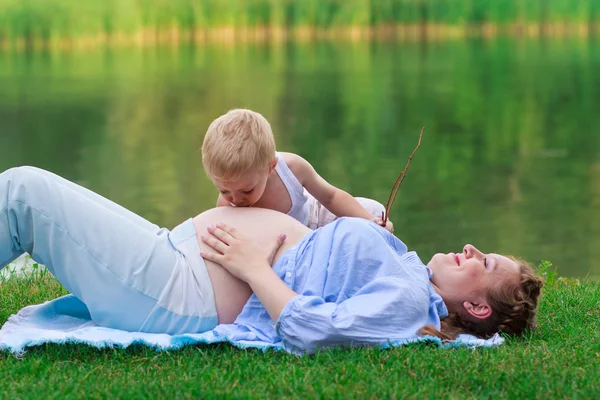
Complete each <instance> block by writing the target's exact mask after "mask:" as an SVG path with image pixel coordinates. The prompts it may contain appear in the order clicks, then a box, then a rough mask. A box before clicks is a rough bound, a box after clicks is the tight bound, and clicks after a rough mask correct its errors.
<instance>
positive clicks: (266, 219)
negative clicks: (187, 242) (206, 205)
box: [194, 207, 311, 324]
mask: <svg viewBox="0 0 600 400" xmlns="http://www.w3.org/2000/svg"><path fill="white" fill-rule="evenodd" d="M218 223H225V224H227V225H229V226H231V227H233V228H235V229H236V230H237V231H239V232H240V233H241V234H242V235H244V236H246V237H249V238H251V240H252V241H254V243H255V244H257V245H258V246H259V247H261V248H272V247H273V246H274V245H275V243H276V242H277V238H278V237H279V235H280V234H282V233H284V234H286V236H287V238H286V240H285V242H284V243H283V245H282V246H281V247H280V248H279V250H278V251H277V254H276V255H275V260H274V262H275V261H277V259H279V257H280V256H281V255H282V254H283V253H284V252H285V251H286V250H287V249H289V248H290V247H292V246H293V245H295V244H296V243H298V242H299V241H300V240H302V238H303V237H304V236H305V235H306V234H308V233H310V232H311V230H310V229H309V228H307V227H306V226H304V225H302V224H301V223H299V222H298V221H296V220H295V219H293V218H291V217H289V216H288V215H286V214H283V213H280V212H277V211H273V210H268V209H264V208H257V207H245V208H241V207H219V208H213V209H211V210H208V211H205V212H203V213H202V214H200V215H198V216H197V217H195V218H194V226H195V228H196V233H197V235H198V245H199V246H200V249H201V250H202V251H212V250H211V249H210V248H209V247H208V246H207V245H205V244H204V242H202V239H200V235H202V234H203V233H205V232H206V228H207V227H208V226H210V225H215V224H218ZM204 261H205V262H206V268H207V270H208V275H209V276H210V279H211V282H212V286H213V290H214V293H215V303H216V307H217V314H218V316H219V323H220V324H221V323H224V324H229V323H232V322H233V321H235V319H236V318H237V316H238V315H239V314H240V312H241V311H242V308H243V307H244V304H246V301H248V299H249V298H250V295H251V294H252V290H251V289H250V286H248V284H247V283H245V282H243V281H241V280H239V279H238V278H236V277H235V276H233V275H231V274H230V273H229V272H227V270H225V269H224V268H223V267H221V266H220V265H219V264H216V263H214V262H212V261H208V260H204Z"/></svg>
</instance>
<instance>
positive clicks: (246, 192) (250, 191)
mask: <svg viewBox="0 0 600 400" xmlns="http://www.w3.org/2000/svg"><path fill="white" fill-rule="evenodd" d="M252 192H254V189H250V190H244V191H243V192H242V193H244V194H250V193H252Z"/></svg>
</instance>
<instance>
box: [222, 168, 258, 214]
mask: <svg viewBox="0 0 600 400" xmlns="http://www.w3.org/2000/svg"><path fill="white" fill-rule="evenodd" d="M268 178H269V172H258V171H248V172H247V173H245V174H244V175H242V176H241V177H240V179H238V180H235V181H222V180H219V179H216V178H212V181H213V183H214V184H215V186H216V187H217V189H219V191H220V192H221V196H222V197H223V198H224V199H225V200H227V201H228V202H230V203H232V204H235V206H236V207H250V206H252V205H254V203H256V202H257V201H258V200H259V199H260V198H261V197H262V195H263V193H264V192H265V187H266V186H267V180H268Z"/></svg>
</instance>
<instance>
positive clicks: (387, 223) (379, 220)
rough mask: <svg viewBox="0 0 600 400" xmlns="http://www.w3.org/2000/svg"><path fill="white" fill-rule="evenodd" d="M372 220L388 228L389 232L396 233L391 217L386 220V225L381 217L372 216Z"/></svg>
mask: <svg viewBox="0 0 600 400" xmlns="http://www.w3.org/2000/svg"><path fill="white" fill-rule="evenodd" d="M371 221H373V222H375V223H376V224H377V225H379V226H381V227H383V228H385V229H387V231H388V232H389V233H394V224H392V221H390V220H389V219H388V220H387V221H386V223H385V226H383V220H382V219H381V218H378V217H375V218H372V219H371Z"/></svg>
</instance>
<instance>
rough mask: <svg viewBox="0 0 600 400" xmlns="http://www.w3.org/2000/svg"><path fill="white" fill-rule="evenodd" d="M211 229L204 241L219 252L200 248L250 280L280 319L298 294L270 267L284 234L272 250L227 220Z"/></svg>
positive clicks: (269, 308)
mask: <svg viewBox="0 0 600 400" xmlns="http://www.w3.org/2000/svg"><path fill="white" fill-rule="evenodd" d="M208 232H209V234H204V235H202V236H201V237H202V241H203V242H204V243H206V244H207V245H208V246H210V247H211V248H212V249H213V250H215V251H216V253H206V252H201V253H200V255H201V256H202V257H204V258H206V259H208V260H210V261H214V262H216V263H218V264H220V265H222V266H223V267H224V268H225V269H227V270H228V271H229V272H231V273H232V274H233V275H235V276H236V277H238V278H239V279H241V280H243V281H244V282H246V283H248V284H249V285H250V288H251V289H252V291H253V292H254V294H256V296H257V297H258V298H259V299H260V301H261V302H262V304H263V305H264V307H265V308H266V310H267V312H268V313H269V315H270V316H271V318H272V319H273V321H277V319H278V318H279V314H281V310H283V308H284V307H285V305H286V304H287V303H288V301H290V300H291V299H292V298H294V297H295V296H297V293H296V292H294V291H293V290H292V289H290V288H288V287H287V286H286V285H285V283H283V281H282V280H281V279H279V277H278V276H277V275H276V274H275V273H274V272H273V269H272V268H271V264H272V262H273V257H274V256H275V253H276V252H277V250H278V249H279V248H280V247H281V245H282V244H283V242H284V241H285V235H280V236H279V239H278V241H277V243H276V244H275V246H274V247H273V248H272V249H270V250H269V249H265V248H262V249H261V248H259V247H258V246H256V245H255V244H254V243H252V241H251V240H250V238H246V237H244V236H243V235H241V234H240V233H239V232H238V231H236V230H235V228H231V227H229V226H227V225H224V224H219V225H217V226H215V227H209V228H208Z"/></svg>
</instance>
